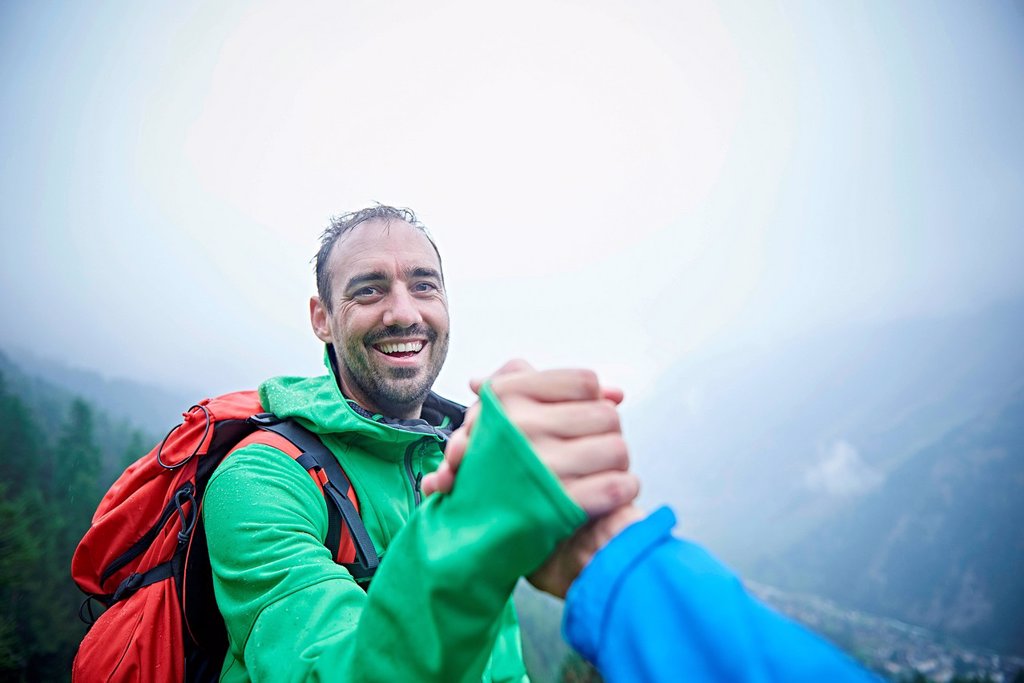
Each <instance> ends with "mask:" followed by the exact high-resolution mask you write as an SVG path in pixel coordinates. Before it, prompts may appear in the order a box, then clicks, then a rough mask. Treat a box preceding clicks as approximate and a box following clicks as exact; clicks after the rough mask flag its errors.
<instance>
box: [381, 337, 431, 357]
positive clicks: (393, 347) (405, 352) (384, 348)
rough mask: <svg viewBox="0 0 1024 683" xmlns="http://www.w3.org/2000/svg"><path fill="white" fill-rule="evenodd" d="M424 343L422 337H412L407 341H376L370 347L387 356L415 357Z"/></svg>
mask: <svg viewBox="0 0 1024 683" xmlns="http://www.w3.org/2000/svg"><path fill="white" fill-rule="evenodd" d="M426 345H427V342H426V341H425V340H423V339H413V340H408V341H397V340H388V341H383V342H377V343H376V344H373V346H372V348H373V350H374V351H377V352H378V353H381V354H383V355H385V356H387V357H388V358H392V359H404V358H413V357H415V356H416V355H418V354H419V352H420V351H422V350H423V348H424V347H425V346H426Z"/></svg>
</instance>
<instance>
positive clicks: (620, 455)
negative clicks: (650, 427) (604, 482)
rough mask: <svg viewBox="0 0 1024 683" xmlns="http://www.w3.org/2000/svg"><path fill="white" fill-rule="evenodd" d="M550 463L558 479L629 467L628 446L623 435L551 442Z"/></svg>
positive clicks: (624, 469)
mask: <svg viewBox="0 0 1024 683" xmlns="http://www.w3.org/2000/svg"><path fill="white" fill-rule="evenodd" d="M546 452H547V453H548V458H547V466H548V468H549V469H550V470H551V471H552V472H553V473H554V474H555V476H556V477H558V478H559V479H570V478H577V477H585V476H587V475H591V474H594V473H596V472H603V471H605V470H618V471H621V472H625V471H626V470H628V469H629V448H628V447H627V446H626V441H625V440H624V439H623V438H622V435H621V434H614V433H613V434H601V435H598V436H591V437H584V438H580V439H568V440H564V441H561V442H555V443H552V444H550V445H549V446H548V447H547V448H546Z"/></svg>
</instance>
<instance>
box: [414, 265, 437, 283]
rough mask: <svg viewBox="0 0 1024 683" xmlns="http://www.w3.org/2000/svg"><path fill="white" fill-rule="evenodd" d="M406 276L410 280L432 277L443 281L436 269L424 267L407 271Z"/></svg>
mask: <svg viewBox="0 0 1024 683" xmlns="http://www.w3.org/2000/svg"><path fill="white" fill-rule="evenodd" d="M405 276H406V277H408V278H410V279H411V278H414V277H432V278H434V279H435V280H440V279H441V274H440V273H438V272H437V271H436V270H435V269H433V268H425V267H423V266H419V267H416V268H410V269H409V270H407V271H405Z"/></svg>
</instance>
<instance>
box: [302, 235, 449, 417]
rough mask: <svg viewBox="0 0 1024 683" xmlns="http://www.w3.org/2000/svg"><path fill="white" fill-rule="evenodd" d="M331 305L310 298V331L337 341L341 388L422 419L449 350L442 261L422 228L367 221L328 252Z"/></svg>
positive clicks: (395, 413) (379, 408) (376, 407)
mask: <svg viewBox="0 0 1024 683" xmlns="http://www.w3.org/2000/svg"><path fill="white" fill-rule="evenodd" d="M328 268H329V273H330V281H331V310H329V311H328V310H327V307H326V306H324V305H323V303H322V302H321V301H320V300H319V299H318V298H316V297H314V298H313V300H312V301H311V302H310V314H311V318H312V322H313V329H314V331H315V332H316V334H317V336H318V337H319V338H320V339H321V340H322V341H325V342H328V343H331V344H333V345H334V351H335V354H336V356H337V360H338V372H339V374H340V381H341V387H342V390H343V391H344V392H345V394H346V395H347V396H348V397H349V398H352V399H353V400H355V401H356V402H357V403H358V404H359V405H361V406H363V407H364V408H366V409H367V410H370V411H372V412H379V413H382V414H384V415H387V416H389V417H398V418H410V417H419V416H420V409H421V408H422V406H423V401H424V400H425V399H426V397H427V394H428V393H429V392H430V388H431V387H432V386H433V384H434V380H435V379H436V378H437V374H438V373H439V372H440V371H441V366H442V365H443V364H444V359H445V356H447V354H448V300H447V297H446V296H445V292H444V285H443V283H442V282H441V263H440V261H439V259H438V257H437V253H436V252H435V251H434V248H433V246H431V244H430V241H429V240H428V239H427V237H426V235H424V234H423V232H422V231H421V230H419V229H417V228H415V227H413V226H411V225H409V224H408V223H406V222H404V221H398V220H392V221H390V222H385V221H383V220H369V221H366V222H364V223H361V224H360V225H358V226H356V227H355V228H353V229H352V230H351V231H350V232H348V233H346V234H344V235H342V236H341V237H340V238H338V241H337V242H336V243H335V244H334V247H333V248H332V249H331V253H330V256H329V258H328Z"/></svg>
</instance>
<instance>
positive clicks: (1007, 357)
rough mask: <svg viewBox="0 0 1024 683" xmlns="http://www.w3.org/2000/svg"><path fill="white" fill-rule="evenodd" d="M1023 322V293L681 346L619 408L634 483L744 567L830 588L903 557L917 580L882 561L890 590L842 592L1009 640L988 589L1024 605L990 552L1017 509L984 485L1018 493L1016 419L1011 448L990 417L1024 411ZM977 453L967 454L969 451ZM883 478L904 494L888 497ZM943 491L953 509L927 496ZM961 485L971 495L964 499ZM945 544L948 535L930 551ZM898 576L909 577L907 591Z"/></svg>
mask: <svg viewBox="0 0 1024 683" xmlns="http://www.w3.org/2000/svg"><path fill="white" fill-rule="evenodd" d="M1022 329H1024V305H1021V303H1020V302H1018V303H1014V304H1010V305H1006V306H1001V307H997V308H993V309H990V310H987V311H983V312H980V313H974V314H970V315H962V316H957V317H951V318H944V319H933V320H911V321H901V322H894V323H888V324H884V325H877V326H872V327H861V328H845V329H835V330H830V331H826V332H822V333H819V334H817V335H814V336H812V337H808V338H803V339H798V340H793V341H791V342H788V343H786V344H779V345H776V346H774V347H770V348H762V349H754V350H749V351H745V352H738V353H735V354H732V355H730V356H727V357H719V358H710V359H701V360H695V359H690V360H687V361H684V362H683V363H681V364H680V365H679V366H678V367H677V368H676V369H675V370H674V371H673V372H671V373H668V374H667V375H666V377H665V380H664V382H663V383H662V387H661V389H660V390H659V392H657V393H656V394H655V396H654V398H653V399H652V400H650V401H648V402H647V403H645V404H644V405H643V406H637V407H636V408H638V409H637V410H633V409H631V410H630V412H628V413H627V421H626V426H627V430H628V435H629V437H630V440H631V443H632V444H633V448H632V451H633V454H634V460H635V462H636V465H637V468H638V469H639V470H640V471H641V473H642V475H643V477H644V482H645V499H646V500H647V501H648V502H649V504H656V503H659V502H663V501H668V502H671V503H672V504H673V505H675V506H676V507H677V509H679V510H680V512H681V513H682V514H681V515H680V518H681V530H682V532H683V533H684V534H685V535H688V536H692V537H695V538H696V539H697V540H699V541H701V542H702V543H705V544H706V545H708V546H709V547H710V548H711V549H712V550H713V551H715V552H716V554H719V555H720V556H722V557H723V558H724V559H725V560H726V561H727V562H729V563H730V564H732V565H734V566H736V567H737V568H738V569H740V570H741V571H742V572H743V574H744V575H745V576H749V577H750V578H752V579H757V580H762V581H765V582H768V583H773V582H781V583H783V584H784V585H785V586H787V587H788V588H790V589H795V590H801V591H807V592H813V591H818V592H820V593H821V594H823V595H825V596H828V597H831V598H833V599H835V600H837V601H839V602H844V601H846V602H849V598H850V597H852V596H850V586H852V585H854V579H855V578H857V575H858V572H860V573H869V572H872V571H874V572H876V573H880V575H883V576H888V575H889V574H891V573H892V572H894V569H893V568H894V567H905V570H904V571H905V572H906V575H907V576H908V577H913V576H916V577H917V578H918V580H917V581H911V580H907V581H903V580H902V579H901V580H900V581H896V579H895V576H893V577H891V578H890V579H889V580H891V581H893V582H894V588H893V593H892V595H891V596H889V597H888V598H887V601H881V600H871V599H869V598H870V597H871V594H872V591H871V590H870V588H863V589H862V590H861V592H860V593H858V598H857V600H858V601H857V602H854V603H852V604H853V605H856V606H859V607H860V608H861V609H865V610H867V611H872V612H875V613H878V614H882V615H892V616H897V617H898V618H901V619H904V620H906V621H910V622H914V623H922V624H927V625H929V626H932V627H933V628H937V629H941V630H944V631H945V632H947V633H948V632H954V633H956V634H959V635H960V636H962V637H964V638H968V639H970V640H972V642H982V643H984V644H986V645H988V646H990V647H994V648H1002V649H1004V650H1005V649H1011V650H1013V651H1015V652H1020V651H1021V637H1020V635H1011V634H1016V633H1019V631H1013V630H1009V629H1010V627H1009V626H1008V622H1007V621H1006V619H1007V618H1008V616H1009V614H1010V613H1011V612H1012V609H1013V607H1012V606H1009V605H1008V606H1006V607H1005V608H1004V607H997V606H996V603H999V604H1002V603H1004V602H1006V603H1012V604H1013V605H1018V612H1017V614H1019V613H1020V611H1019V606H1020V604H1019V601H1020V596H1021V593H1022V588H1021V583H1022V582H1021V581H1020V580H1019V579H1016V578H1015V577H1013V576H1012V574H1011V575H1009V576H1005V575H1000V574H999V572H998V571H997V570H996V569H995V567H996V566H999V567H1003V571H1009V572H1012V569H1010V567H1012V566H1013V564H1012V563H1009V564H1007V562H1009V561H1011V560H1013V561H1016V559H1014V558H1019V557H1020V556H1019V554H1016V555H1013V556H1012V558H1011V557H1010V552H1009V548H1011V547H1014V546H1015V544H1019V543H1021V536H1020V532H1018V531H1016V530H1015V529H1014V528H1013V523H1012V522H1011V521H1010V520H1013V521H1015V522H1017V523H1019V520H1020V519H1022V518H1024V515H1021V514H1020V512H1019V511H1020V509H1021V508H1020V507H1014V505H1013V504H1011V503H1010V502H1008V503H1006V505H1005V506H1003V507H993V506H994V505H995V502H994V501H993V500H986V496H988V497H993V498H997V499H1000V497H1004V498H1005V497H1006V496H1009V497H1011V498H1013V496H1016V498H1020V497H1021V496H1020V490H1021V487H1020V484H1019V483H1018V484H1016V488H1014V484H1013V483H1012V482H1013V481H1015V480H1014V478H1013V477H1015V476H1016V473H1018V472H1019V471H1020V470H1019V469H1017V468H1018V467H1019V462H1020V460H1021V458H1020V457H1019V456H1020V454H1019V446H1018V445H1014V444H1016V443H1017V441H1015V437H1011V436H1007V438H1006V439H1004V441H1005V444H1004V445H1003V446H1000V448H1003V449H1004V450H1005V452H1006V455H1004V456H997V451H994V450H986V446H985V444H986V443H989V442H990V441H991V440H992V439H991V438H990V437H992V436H993V434H994V433H993V434H988V433H987V432H986V431H985V430H986V429H989V428H991V429H995V430H996V432H999V430H1003V431H1006V430H1008V429H1010V425H1012V420H1013V419H1014V418H1012V417H1006V415H1015V414H1017V412H1019V402H1020V396H1021V393H1022V387H1024V345H1022V344H1020V341H1019V340H1020V338H1021V335H1020V331H1021V330H1022ZM1004 411H1009V412H1004ZM1015 411H1016V412H1015ZM1000 415H1003V416H1004V417H999V416H1000ZM986 425H988V426H987V427H986ZM999 425H1002V426H999ZM995 447H996V446H993V448H995ZM1015 449H1016V450H1015ZM940 454H941V455H942V457H939V456H940ZM931 459H935V462H934V463H932V464H933V465H934V466H935V467H937V468H938V469H939V471H938V472H936V473H934V476H933V473H931V472H930V470H928V463H929V462H930V461H931ZM965 459H966V460H965ZM975 461H977V463H978V464H977V466H976V467H974V469H972V467H971V466H968V465H967V464H966V463H967V462H975ZM940 462H941V463H942V464H941V465H940V464H939V463H940ZM1000 467H1005V468H1007V469H1000ZM971 473H974V474H971ZM975 475H976V476H975ZM950 482H956V483H957V485H958V487H959V488H957V487H951V484H950ZM932 486H934V487H935V490H934V491H932V492H931V493H929V491H930V487H932ZM893 487H895V488H893ZM961 489H962V490H961ZM892 490H900V491H904V492H905V493H904V496H905V497H904V499H902V500H901V499H900V498H899V497H898V496H896V498H895V499H892V500H890V499H889V498H888V496H889V495H895V494H889V492H890V491H892ZM911 493H912V494H913V495H911ZM943 496H945V497H946V498H948V499H949V501H950V502H949V505H950V506H951V507H950V508H949V509H948V510H945V509H943V508H936V507H934V505H937V504H938V502H939V501H944V500H946V498H943ZM879 497H881V498H879ZM933 498H934V500H933ZM882 499H884V500H886V501H887V503H886V505H887V507H886V510H887V513H888V516H884V515H883V516H882V518H880V519H878V520H876V521H877V522H878V526H875V527H871V529H872V531H870V532H869V531H868V527H869V526H870V525H868V522H867V518H865V519H864V521H863V524H865V525H866V526H865V528H864V529H859V528H856V529H855V527H856V524H854V522H852V521H851V522H849V523H848V524H849V528H847V529H846V531H844V532H843V533H833V524H840V523H841V520H844V519H847V518H848V517H849V519H851V520H852V519H861V517H860V516H861V515H864V514H865V513H864V512H858V510H863V509H870V508H871V507H872V504H875V505H878V503H877V502H875V503H873V501H877V500H882ZM926 499H927V501H931V502H926ZM960 500H963V501H964V502H963V504H962V505H961V504H960V503H958V502H957V501H960ZM1014 500H1015V499H1014ZM967 501H977V503H976V507H975V508H974V509H973V512H972V508H971V504H969V503H968V502H967ZM940 510H944V511H943V512H942V514H939V511H940ZM969 513H970V514H969ZM986 514H991V515H994V516H995V518H994V519H989V518H988V517H986ZM919 515H920V517H919ZM1007 515H1009V517H1008V518H1007ZM1014 515H1015V516H1014ZM901 519H903V520H905V521H903V522H902V527H900V528H903V529H904V531H903V533H906V534H911V535H913V534H912V533H911V532H912V530H915V529H918V528H921V529H927V530H932V532H933V533H934V534H935V537H936V538H937V539H938V538H941V539H942V541H941V543H938V544H937V545H935V546H932V545H929V546H928V549H927V551H926V549H925V547H924V546H920V547H918V546H915V545H914V544H913V543H911V542H906V541H904V540H902V539H901V538H895V539H893V540H892V541H891V542H889V543H886V542H885V538H886V536H885V534H884V533H883V531H886V532H893V530H894V529H897V525H899V524H900V520H901ZM885 520H887V521H888V524H889V527H888V528H887V527H886V526H885V524H884V521H885ZM926 520H927V521H926ZM977 532H981V533H982V534H983V535H985V536H986V538H990V539H991V541H986V543H987V545H985V546H984V553H985V554H986V555H987V557H989V558H990V560H991V562H990V564H991V566H989V564H986V562H988V561H983V562H981V563H980V564H978V565H977V566H976V565H973V564H971V563H969V562H968V561H967V559H966V558H967V557H968V555H969V554H970V551H969V550H968V549H975V550H977V551H978V552H982V550H981V548H980V547H979V546H978V544H976V543H975V542H974V539H973V536H974V535H975V534H976V533H977ZM893 533H895V532H893ZM824 539H827V542H826V540H824ZM943 544H946V545H948V546H949V547H950V548H951V550H948V551H947V552H945V553H943V552H941V547H942V545H943ZM808 545H811V546H817V547H819V548H820V550H819V551H818V552H819V557H818V558H817V559H816V560H815V562H816V564H815V567H816V569H815V570H814V571H811V572H808V571H801V567H802V564H801V563H802V562H803V557H804V554H805V553H807V552H808V550H807V547H808ZM854 548H856V549H857V550H854ZM868 549H871V550H873V551H877V552H875V553H874V554H873V556H874V560H873V564H870V565H869V564H867V563H866V562H865V561H859V560H858V558H859V557H860V556H859V555H858V552H860V553H866V552H868ZM883 549H884V550H885V553H886V554H885V556H884V557H883V553H882V551H883ZM1016 552H1018V553H1019V551H1016ZM829 558H837V559H834V560H830V559H829ZM838 558H842V559H841V560H840V559H838ZM1021 564H1024V563H1018V565H1017V566H1021ZM928 565H934V566H935V571H934V572H933V571H930V570H926V569H925V567H926V566H928ZM915 568H916V569H915ZM833 574H834V575H835V576H833ZM901 576H902V575H901ZM838 577H842V578H838ZM926 577H927V578H926ZM812 578H815V579H817V580H816V582H811V579H812ZM954 579H957V580H959V581H960V584H958V585H959V588H958V589H956V590H954V585H957V584H955V580H954ZM860 580H861V581H862V582H864V581H868V579H866V578H863V577H861V579H860ZM932 580H934V581H935V582H936V583H934V584H932V583H929V582H930V581H932ZM866 585H870V584H866ZM896 585H899V586H901V588H899V589H896V588H895V586H896ZM902 590H906V591H910V593H909V594H908V595H907V597H906V599H904V600H901V599H900V591H902ZM887 595H888V594H887ZM911 605H913V606H914V607H913V608H911ZM986 610H988V612H986ZM983 613H987V614H988V615H989V616H988V617H985V616H984V614H983ZM989 618H990V619H989ZM969 624H975V626H970V625H969ZM1014 640H1015V642H1010V641H1014Z"/></svg>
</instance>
